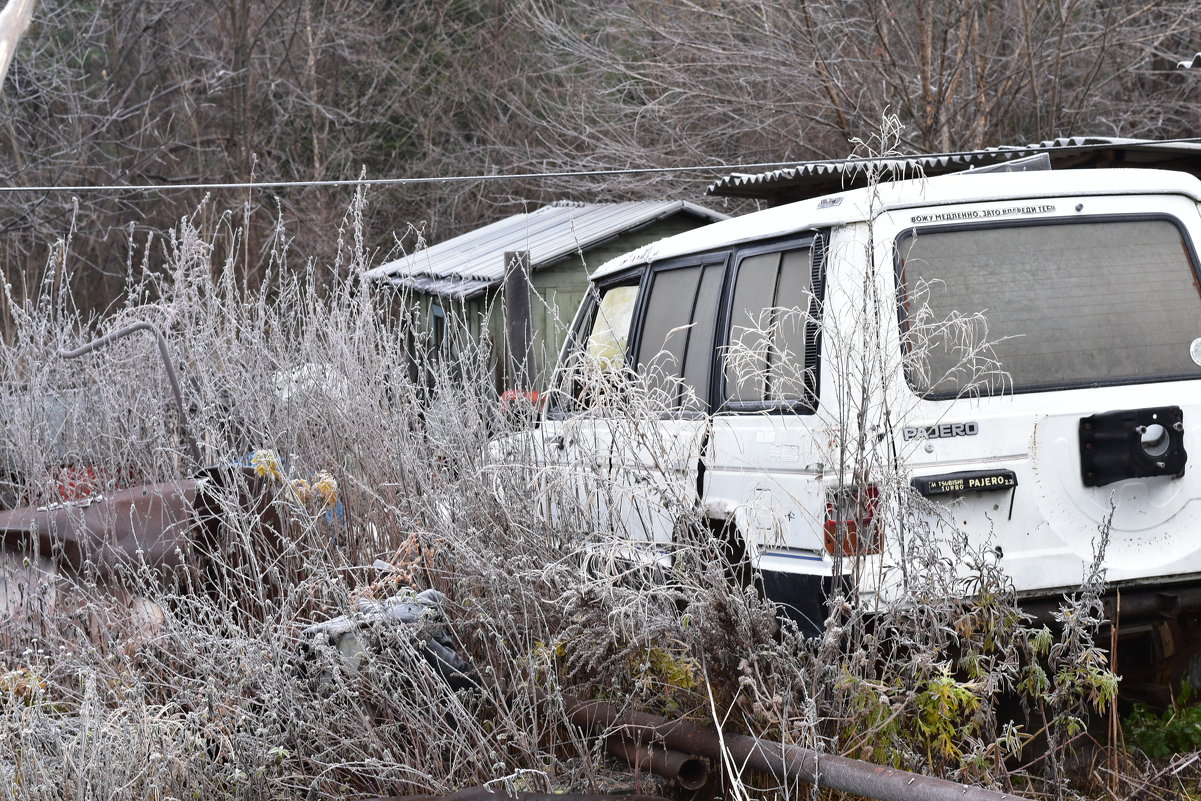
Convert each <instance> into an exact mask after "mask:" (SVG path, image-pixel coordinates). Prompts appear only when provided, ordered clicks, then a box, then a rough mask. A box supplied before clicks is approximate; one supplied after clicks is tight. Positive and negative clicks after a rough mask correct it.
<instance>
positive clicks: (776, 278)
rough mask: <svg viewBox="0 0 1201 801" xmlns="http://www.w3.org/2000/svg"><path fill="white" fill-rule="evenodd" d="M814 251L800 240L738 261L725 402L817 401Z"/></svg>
mask: <svg viewBox="0 0 1201 801" xmlns="http://www.w3.org/2000/svg"><path fill="white" fill-rule="evenodd" d="M814 251H815V248H814V247H813V246H812V245H804V246H801V247H793V248H791V249H783V250H775V251H769V252H766V253H756V254H754V255H749V256H746V257H744V258H743V259H742V260H741V261H740V262H739V264H738V270H737V272H736V274H735V276H734V289H733V297H732V302H731V307H730V338H729V344H728V345H727V347H726V349H725V399H726V403H727V406H729V407H731V408H735V409H737V408H740V407H741V408H762V407H763V406H765V405H769V404H770V405H776V404H781V403H802V404H805V405H807V406H809V407H810V408H812V407H813V406H814V405H815V402H814V398H815V395H816V368H817V364H816V362H817V349H816V337H817V325H816V320H815V317H816V315H817V297H816V295H815V293H814V288H813V286H814V284H813V282H814V273H815V271H816V267H817V265H816V264H815V258H814ZM819 260H820V257H819Z"/></svg>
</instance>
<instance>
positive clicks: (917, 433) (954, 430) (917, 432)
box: [903, 423, 980, 442]
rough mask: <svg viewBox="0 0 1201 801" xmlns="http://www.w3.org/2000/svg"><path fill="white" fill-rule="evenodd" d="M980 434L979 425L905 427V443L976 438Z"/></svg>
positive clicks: (954, 424) (958, 424) (957, 424)
mask: <svg viewBox="0 0 1201 801" xmlns="http://www.w3.org/2000/svg"><path fill="white" fill-rule="evenodd" d="M979 433H980V425H979V423H939V424H938V425H933V426H905V428H904V429H903V434H904V437H905V441H906V442H908V441H909V440H911V439H947V438H948V437H974V436H976V435H977V434H979Z"/></svg>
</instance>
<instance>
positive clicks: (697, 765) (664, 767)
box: [605, 737, 709, 790]
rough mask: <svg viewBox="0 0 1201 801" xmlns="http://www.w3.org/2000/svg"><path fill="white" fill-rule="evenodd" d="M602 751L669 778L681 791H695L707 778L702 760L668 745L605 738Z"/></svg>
mask: <svg viewBox="0 0 1201 801" xmlns="http://www.w3.org/2000/svg"><path fill="white" fill-rule="evenodd" d="M605 750H606V751H608V752H609V753H610V754H612V755H613V756H615V757H618V758H619V759H624V760H625V761H626V762H628V763H629V764H630V766H631V767H633V768H634V769H635V770H640V769H645V770H649V771H650V772H651V773H654V774H655V775H656V776H662V777H663V778H665V779H670V780H672V781H674V782H675V783H676V784H678V785H680V786H681V787H683V788H684V789H685V790H699V789H700V788H702V787H704V786H705V782H707V781H708V780H709V765H708V764H707V763H706V762H705V760H703V759H701V758H699V757H694V756H692V755H690V754H685V753H682V752H680V751H673V750H671V749H668V748H662V747H658V746H651V745H646V744H645V743H636V742H631V741H629V740H625V739H623V738H621V737H607V738H605Z"/></svg>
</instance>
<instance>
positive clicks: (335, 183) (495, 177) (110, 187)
mask: <svg viewBox="0 0 1201 801" xmlns="http://www.w3.org/2000/svg"><path fill="white" fill-rule="evenodd" d="M1198 143H1201V137H1197V136H1192V137H1181V138H1178V139H1153V140H1152V139H1147V140H1138V139H1135V140H1128V141H1124V142H1123V141H1120V140H1119V141H1110V142H1089V143H1085V144H1068V145H1052V146H1048V147H1043V146H1040V145H1029V146H1014V147H993V148H981V149H978V150H954V151H949V152H946V153H914V154H889V155H881V156H851V157H847V158H841V159H810V160H807V161H767V162H758V163H753V164H692V165H688V166H684V167H619V168H612V169H600V170H562V171H553V172H519V173H480V174H475V175H437V176H424V177H419V178H342V179H329V180H313V181H220V182H212V183H180V184H97V185H93V186H88V185H80V184H77V185H67V186H55V185H49V186H0V192H10V193H11V192H33V193H43V194H44V193H51V192H59V193H77V194H83V193H85V192H114V193H115V192H168V191H184V190H196V189H204V190H212V189H290V188H304V187H313V186H327V187H339V186H342V187H359V186H419V185H422V184H450V183H472V182H478V181H537V180H546V179H550V178H605V177H610V176H619V175H652V174H674V173H682V172H692V173H713V172H722V173H741V172H746V171H748V170H773V169H783V168H787V167H798V168H799V167H806V166H817V165H823V164H829V165H833V164H844V165H853V164H874V163H877V164H878V163H885V162H896V161H905V160H908V159H923V160H927V159H941V158H963V157H972V156H997V155H1011V156H1017V155H1021V154H1022V153H1034V152H1039V153H1051V152H1055V151H1057V150H1071V151H1073V152H1077V153H1078V152H1081V151H1087V150H1109V149H1112V148H1115V147H1121V146H1123V145H1172V144H1198Z"/></svg>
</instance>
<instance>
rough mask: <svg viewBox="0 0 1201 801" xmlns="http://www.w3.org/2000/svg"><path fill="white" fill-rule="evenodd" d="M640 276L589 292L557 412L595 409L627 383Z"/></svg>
mask: <svg viewBox="0 0 1201 801" xmlns="http://www.w3.org/2000/svg"><path fill="white" fill-rule="evenodd" d="M640 278H641V274H637V275H634V276H631V277H630V278H629V279H627V280H625V281H623V282H621V283H618V284H613V285H610V286H606V287H595V286H594V287H592V288H591V289H589V291H588V296H587V297H588V301H587V302H588V307H587V309H586V310H585V312H584V316H583V320H582V322H581V323H580V324H579V326H578V327H577V328H576V330H575V334H574V335H573V336H572V337H571V338H570V339H569V344H568V346H567V350H566V351H565V358H564V362H563V369H562V370H561V371H560V372H559V374H558V378H557V379H556V386H557V388H558V391H557V392H556V393H555V396H554V400H553V401H552V408H553V409H554V410H555V411H557V412H560V413H562V412H571V411H577V410H580V409H585V408H588V407H590V406H593V405H595V404H596V403H597V402H599V401H600V400H601V398H602V397H604V396H605V395H606V394H608V392H609V390H611V389H613V388H614V387H616V386H617V385H618V384H620V383H621V382H622V381H624V380H625V377H624V374H625V372H626V354H627V352H628V350H629V341H630V333H631V331H632V329H633V321H634V312H635V310H636V309H637V308H638V297H639V294H640V293H639V288H640V280H639V279H640Z"/></svg>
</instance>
